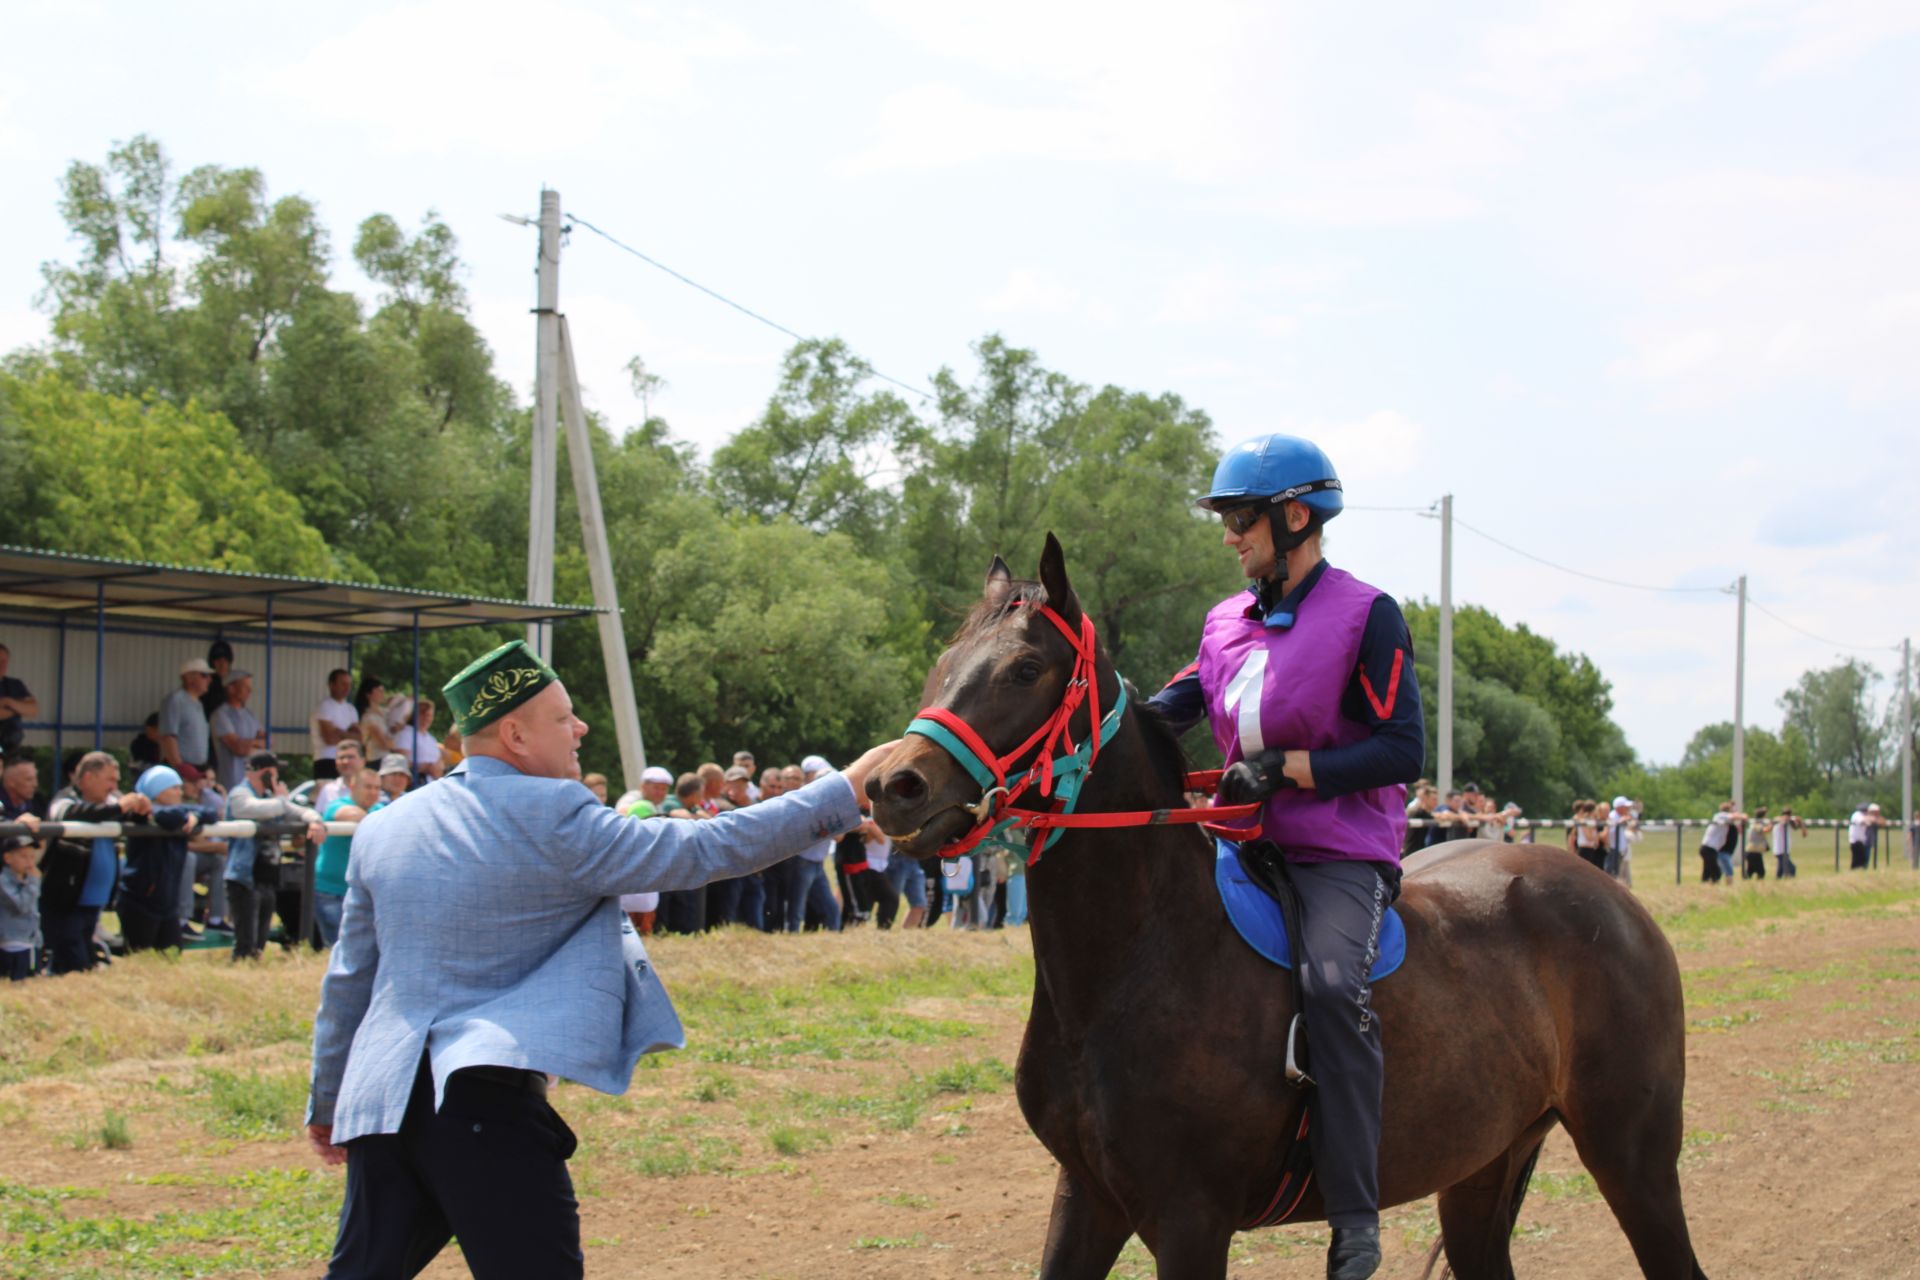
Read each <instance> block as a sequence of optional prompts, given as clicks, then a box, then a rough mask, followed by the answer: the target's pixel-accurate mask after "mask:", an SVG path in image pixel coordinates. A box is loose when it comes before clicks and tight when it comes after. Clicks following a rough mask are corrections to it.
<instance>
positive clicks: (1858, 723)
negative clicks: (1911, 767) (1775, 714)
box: [1780, 658, 1886, 781]
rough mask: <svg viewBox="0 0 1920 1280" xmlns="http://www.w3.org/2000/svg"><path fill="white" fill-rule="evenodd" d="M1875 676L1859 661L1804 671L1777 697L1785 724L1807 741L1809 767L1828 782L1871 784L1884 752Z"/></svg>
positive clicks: (1883, 729) (1855, 659)
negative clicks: (1845, 779) (1875, 699)
mask: <svg viewBox="0 0 1920 1280" xmlns="http://www.w3.org/2000/svg"><path fill="white" fill-rule="evenodd" d="M1879 680H1880V673H1879V672H1878V671H1876V670H1874V669H1873V667H1872V666H1870V665H1868V664H1867V663H1865V662H1862V661H1860V660H1859V659H1858V658H1848V659H1846V660H1844V661H1842V662H1840V663H1839V664H1837V665H1835V666H1832V667H1828V668H1825V669H1824V670H1820V671H1808V672H1806V673H1805V674H1803V675H1802V676H1801V677H1800V682H1799V683H1798V684H1796V685H1795V686H1794V687H1793V688H1791V689H1789V690H1787V691H1786V692H1785V693H1783V694H1781V695H1780V706H1781V709H1782V710H1784V711H1785V712H1786V713H1787V723H1788V724H1789V725H1791V726H1793V727H1794V728H1795V729H1798V730H1799V731H1800V732H1801V734H1803V735H1804V736H1805V738H1806V740H1807V745H1808V749H1809V750H1810V751H1811V753H1812V756H1813V762H1814V765H1815V766H1816V767H1817V768H1818V769H1819V770H1820V771H1821V773H1822V774H1823V775H1824V776H1825V777H1826V778H1827V779H1828V781H1832V780H1833V779H1835V778H1837V777H1849V778H1870V777H1872V776H1873V775H1874V774H1876V773H1878V772H1879V771H1880V767H1881V765H1882V763H1883V762H1884V757H1885V752H1886V733H1885V726H1884V725H1883V724H1882V723H1881V720H1880V717H1879V714H1878V712H1877V711H1876V709H1875V707H1874V702H1873V688H1874V685H1876V684H1877V683H1879Z"/></svg>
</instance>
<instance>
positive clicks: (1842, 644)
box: [1747, 596, 1900, 653]
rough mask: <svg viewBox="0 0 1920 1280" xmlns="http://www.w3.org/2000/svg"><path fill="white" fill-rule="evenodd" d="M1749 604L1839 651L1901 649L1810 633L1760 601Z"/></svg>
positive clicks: (1748, 599) (1784, 624) (1777, 620)
mask: <svg viewBox="0 0 1920 1280" xmlns="http://www.w3.org/2000/svg"><path fill="white" fill-rule="evenodd" d="M1747 603H1748V604H1750V605H1752V606H1753V607H1754V608H1756V609H1758V610H1759V611H1760V612H1762V613H1764V614H1766V615H1767V616H1768V617H1769V618H1772V619H1773V620H1774V621H1775V622H1777V623H1779V624H1780V625H1781V626H1783V627H1785V628H1786V629H1787V630H1789V631H1798V632H1799V633H1800V634H1801V635H1803V636H1805V637H1806V638H1807V639H1809V640H1818V641H1819V642H1820V643H1821V644H1830V645H1833V646H1834V647H1835V648H1839V649H1858V650H1859V651H1860V652H1862V653H1885V652H1886V651H1887V650H1889V649H1898V648H1899V647H1900V646H1899V645H1897V644H1854V643H1852V642H1850V641H1846V640H1835V639H1833V638H1832V637H1830V636H1823V635H1820V634H1818V633H1816V632H1812V631H1809V630H1807V629H1806V628H1805V627H1803V626H1801V625H1800V624H1798V623H1796V622H1789V621H1787V620H1786V619H1785V618H1783V617H1781V616H1780V615H1779V614H1777V613H1775V612H1774V611H1773V610H1771V609H1769V608H1767V606H1765V605H1763V604H1761V603H1760V602H1759V601H1758V600H1755V599H1754V598H1753V597H1752V596H1748V597H1747Z"/></svg>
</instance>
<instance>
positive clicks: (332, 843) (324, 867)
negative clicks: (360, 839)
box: [313, 769, 387, 947]
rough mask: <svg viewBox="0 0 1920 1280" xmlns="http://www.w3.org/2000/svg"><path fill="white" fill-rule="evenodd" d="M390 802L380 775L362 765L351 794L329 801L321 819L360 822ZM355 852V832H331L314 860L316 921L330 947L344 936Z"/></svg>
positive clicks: (356, 775)
mask: <svg viewBox="0 0 1920 1280" xmlns="http://www.w3.org/2000/svg"><path fill="white" fill-rule="evenodd" d="M386 803H387V802H386V797H385V796H383V795H381V794H380V776H379V775H378V774H376V773H375V772H374V771H373V770H371V769H362V770H360V772H358V773H356V774H354V775H353V780H352V781H350V782H349V783H347V794H346V795H343V796H341V797H340V798H339V799H337V800H334V801H333V802H332V803H330V804H328V805H327V807H326V809H325V810H324V811H322V813H321V814H320V819H321V821H323V822H358V821H360V819H362V818H364V817H366V816H367V815H368V814H369V813H372V812H373V811H374V810H375V809H380V808H384V807H385V806H386ZM352 852H353V837H352V836H328V837H327V838H326V839H325V840H322V841H321V842H320V852H319V854H318V856H316V857H315V858H314V860H313V922H314V923H315V924H317V925H319V926H320V939H321V941H323V942H325V943H326V944H327V945H328V946H329V947H330V946H332V945H333V944H334V943H335V942H336V941H338V940H339V937H340V908H341V906H342V905H343V904H344V903H345V902H346V898H347V858H348V856H349V855H350V854H351V853H352Z"/></svg>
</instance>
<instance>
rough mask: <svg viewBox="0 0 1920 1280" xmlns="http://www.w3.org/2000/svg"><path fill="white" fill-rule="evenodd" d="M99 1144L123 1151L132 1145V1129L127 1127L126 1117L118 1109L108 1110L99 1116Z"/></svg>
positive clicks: (108, 1148)
mask: <svg viewBox="0 0 1920 1280" xmlns="http://www.w3.org/2000/svg"><path fill="white" fill-rule="evenodd" d="M100 1145H101V1146H103V1147H105V1148H106V1149H107V1150H109V1151H125V1150H126V1149H127V1148H129V1147H131V1146H132V1145H133V1131H132V1130H131V1129H129V1128H127V1118H126V1117H125V1116H123V1115H121V1114H120V1113H119V1112H118V1111H109V1112H107V1114H106V1115H104V1116H102V1117H101V1118H100Z"/></svg>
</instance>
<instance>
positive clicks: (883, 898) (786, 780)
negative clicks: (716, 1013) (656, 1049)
mask: <svg viewBox="0 0 1920 1280" xmlns="http://www.w3.org/2000/svg"><path fill="white" fill-rule="evenodd" d="M832 767H833V766H832V765H830V764H829V763H828V762H827V761H826V760H825V759H824V758H823V757H821V756H817V755H810V756H807V757H806V758H805V759H803V760H802V761H801V762H800V763H799V764H790V765H784V766H776V767H769V768H767V769H764V770H760V771H759V772H758V773H757V774H756V769H757V764H756V761H755V758H754V755H753V753H752V752H751V751H737V752H735V753H734V756H733V764H732V765H731V767H728V768H722V767H721V766H720V765H719V764H718V763H717V762H708V763H706V764H702V765H700V766H699V767H697V768H695V769H692V770H689V771H687V772H685V773H681V774H678V775H676V774H674V773H673V771H672V770H670V769H667V768H665V767H663V766H660V765H651V766H649V767H648V768H647V769H646V771H645V772H644V773H643V774H642V775H641V781H640V786H639V788H638V789H637V790H635V791H632V792H629V793H627V794H625V795H622V796H620V797H618V798H617V799H609V791H608V787H607V780H606V778H605V777H604V776H602V775H600V774H597V773H590V774H587V775H586V776H585V777H583V778H582V779H581V781H582V782H584V783H585V784H586V786H587V788H588V790H590V791H592V792H593V793H594V795H595V796H597V797H598V798H599V799H600V801H601V803H603V804H611V805H612V806H613V807H614V808H616V809H618V810H619V811H620V812H622V813H624V814H626V815H627V816H629V817H631V818H634V819H636V820H640V821H655V820H661V821H674V820H679V821H688V822H698V821H703V820H705V819H708V818H713V817H716V816H718V815H719V814H722V813H726V812H728V811H729V810H732V809H739V808H744V807H746V806H748V805H752V804H758V803H761V802H762V801H765V800H769V799H772V798H773V797H775V796H779V795H782V794H784V793H786V792H788V791H791V790H794V789H796V788H798V787H802V786H805V785H806V784H807V783H808V782H810V781H812V780H813V779H814V778H817V777H819V776H820V775H822V774H824V773H827V772H828V771H830V770H831V769H832ZM756 778H757V781H756ZM1014 863H1015V860H1014V859H1010V858H1008V856H1007V854H1006V852H1005V851H1004V850H997V849H982V850H977V851H975V852H974V853H972V854H969V855H967V856H966V857H963V858H960V859H957V860H955V861H953V862H951V863H945V864H943V862H942V860H941V859H939V858H937V857H928V858H908V857H896V856H894V853H893V846H892V842H891V841H889V840H888V839H887V837H886V835H885V834H884V833H883V832H882V831H881V830H880V828H879V827H877V826H875V825H874V824H873V823H872V822H871V821H867V822H863V823H862V824H861V825H860V826H859V827H857V828H855V829H854V830H852V831H849V832H847V833H845V834H844V835H841V836H839V837H838V838H828V839H823V840H821V841H820V843H819V844H817V845H815V846H813V847H812V848H810V849H807V850H804V851H803V852H801V853H799V854H797V855H796V856H794V857H791V858H788V859H787V860H786V861H784V862H780V863H776V864H775V865H773V866H771V867H768V868H766V869H765V870H764V871H760V872H756V873H755V874H753V875H750V876H741V877H737V878H735V879H731V880H721V881H717V882H715V883H713V884H710V885H708V886H706V887H705V888H704V889H687V890H681V891H677V892H671V893H662V894H653V893H636V894H629V895H627V896H626V897H624V898H623V899H621V906H622V908H623V909H625V910H626V912H627V913H628V915H629V916H630V917H631V919H632V920H633V923H634V925H635V927H636V928H638V929H639V930H640V931H641V932H642V933H645V934H651V933H655V932H660V933H700V932H703V931H705V930H708V929H714V928H719V927H720V926H722V925H743V926H746V927H747V928H751V929H758V930H761V931H763V932H768V933H782V932H785V933H799V932H802V931H809V930H828V931H834V930H841V929H847V928H852V927H856V926H859V925H864V924H867V923H869V922H871V923H872V924H873V925H874V926H875V927H877V928H880V929H892V928H894V927H896V926H898V927H899V928H902V929H920V928H931V927H933V926H935V925H937V924H939V923H940V922H941V921H942V919H945V920H946V921H947V923H948V926H949V927H951V928H961V929H998V928H1003V927H1005V926H1006V925H1007V924H1009V923H1012V924H1019V923H1021V922H1022V921H1023V920H1024V918H1025V916H1024V905H1023V904H1024V901H1025V898H1024V895H1023V894H1019V893H1013V894H1009V893H1008V892H1007V891H1006V888H1005V886H1006V885H1007V884H1008V883H1009V882H1010V881H1013V880H1017V879H1018V878H1019V871H1023V870H1024V868H1023V867H1021V868H1016V866H1015V865H1014ZM1020 887H1021V888H1024V887H1025V886H1024V885H1021V886H1020ZM1010 898H1011V899H1017V900H1016V901H1012V902H1010V901H1009V899H1010Z"/></svg>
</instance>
